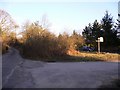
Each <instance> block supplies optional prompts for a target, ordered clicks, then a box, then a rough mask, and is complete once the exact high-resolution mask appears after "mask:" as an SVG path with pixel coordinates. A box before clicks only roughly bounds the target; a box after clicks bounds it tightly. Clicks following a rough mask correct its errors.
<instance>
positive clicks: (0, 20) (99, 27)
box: [0, 10, 120, 58]
mask: <svg viewBox="0 0 120 90" xmlns="http://www.w3.org/2000/svg"><path fill="white" fill-rule="evenodd" d="M6 17H7V18H6ZM47 24H48V23H47ZM18 27H19V26H18V25H17V24H16V23H15V21H14V20H13V19H12V17H11V16H10V15H9V14H8V13H7V12H6V11H3V10H0V34H1V37H2V51H3V52H4V51H5V49H6V47H7V46H9V45H12V46H18V47H19V49H20V51H21V53H22V55H23V56H26V57H31V56H32V57H38V58H39V57H43V58H44V57H54V56H64V55H68V54H70V53H73V52H76V51H80V48H81V47H82V46H84V45H87V46H88V45H89V46H92V47H97V45H96V44H97V43H96V40H97V38H98V37H104V42H103V43H102V47H104V48H105V47H120V45H119V43H120V39H119V37H118V35H117V34H118V29H120V22H119V21H118V22H117V24H116V25H114V23H113V18H112V17H111V15H109V14H108V12H106V14H105V16H104V17H103V18H102V20H101V23H99V22H98V21H97V20H95V21H94V23H93V24H90V23H89V25H88V26H85V29H83V32H82V35H80V34H79V33H77V32H76V31H75V30H74V31H73V33H72V34H71V35H68V34H67V33H65V32H64V33H62V34H59V35H58V36H56V35H55V34H53V33H51V32H50V31H49V30H48V29H47V28H45V27H43V25H41V23H39V21H36V22H32V23H30V22H26V23H25V24H24V25H23V29H24V31H23V32H22V36H23V37H22V38H20V39H17V38H16V33H15V32H14V31H15V30H16V28H18Z"/></svg>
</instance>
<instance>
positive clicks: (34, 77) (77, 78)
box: [2, 48, 118, 88]
mask: <svg viewBox="0 0 120 90" xmlns="http://www.w3.org/2000/svg"><path fill="white" fill-rule="evenodd" d="M2 75H3V76H2V79H3V80H2V84H3V87H5V88H97V87H99V86H100V85H103V84H106V83H109V82H110V81H111V80H113V79H118V63H117V62H65V63H63V62H57V63H45V62H41V61H31V60H27V59H23V58H22V57H21V56H20V55H19V52H18V51H17V50H16V49H14V48H11V49H10V50H9V52H8V53H7V54H5V55H3V57H2Z"/></svg>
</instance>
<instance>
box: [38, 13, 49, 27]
mask: <svg viewBox="0 0 120 90" xmlns="http://www.w3.org/2000/svg"><path fill="white" fill-rule="evenodd" d="M40 25H41V26H42V27H43V28H44V29H49V27H50V26H51V23H50V22H49V20H48V18H47V15H46V14H44V15H43V16H42V19H41V22H40Z"/></svg>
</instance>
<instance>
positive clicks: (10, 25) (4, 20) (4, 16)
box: [0, 9, 18, 33]
mask: <svg viewBox="0 0 120 90" xmlns="http://www.w3.org/2000/svg"><path fill="white" fill-rule="evenodd" d="M17 27H18V25H17V24H16V23H15V22H14V20H13V19H12V18H11V16H10V14H9V13H7V12H6V11H4V10H1V9H0V32H1V33H2V32H6V33H9V32H10V31H11V30H13V29H16V28H17Z"/></svg>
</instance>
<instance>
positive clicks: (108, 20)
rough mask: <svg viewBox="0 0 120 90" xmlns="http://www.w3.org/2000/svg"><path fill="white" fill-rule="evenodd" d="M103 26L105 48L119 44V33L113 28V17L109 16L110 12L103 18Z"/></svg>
mask: <svg viewBox="0 0 120 90" xmlns="http://www.w3.org/2000/svg"><path fill="white" fill-rule="evenodd" d="M101 25H102V29H103V37H104V43H103V45H104V46H105V47H110V46H114V45H115V44H116V42H117V31H116V30H115V29H114V28H113V26H114V23H113V17H111V15H109V14H108V11H106V13H105V16H104V17H103V18H102V21H101Z"/></svg>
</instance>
